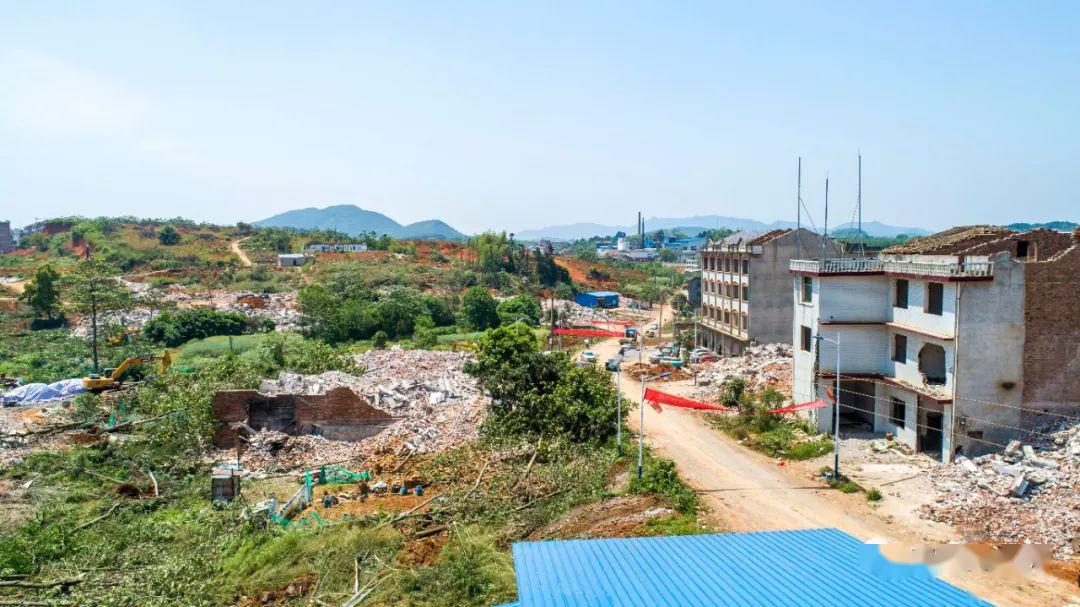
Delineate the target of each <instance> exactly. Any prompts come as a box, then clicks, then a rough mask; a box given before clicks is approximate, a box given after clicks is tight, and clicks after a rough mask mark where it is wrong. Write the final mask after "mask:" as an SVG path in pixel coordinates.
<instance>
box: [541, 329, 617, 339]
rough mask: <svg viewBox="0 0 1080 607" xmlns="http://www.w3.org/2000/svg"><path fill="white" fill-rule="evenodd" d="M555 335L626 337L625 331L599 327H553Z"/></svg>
mask: <svg viewBox="0 0 1080 607" xmlns="http://www.w3.org/2000/svg"><path fill="white" fill-rule="evenodd" d="M551 332H552V333H554V334H555V335H581V336H584V337H626V331H602V330H600V329H565V328H563V327H555V328H554V329H552V330H551Z"/></svg>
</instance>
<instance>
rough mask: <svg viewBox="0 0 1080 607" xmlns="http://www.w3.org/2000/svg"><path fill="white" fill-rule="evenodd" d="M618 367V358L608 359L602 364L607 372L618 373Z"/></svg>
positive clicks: (619, 364)
mask: <svg viewBox="0 0 1080 607" xmlns="http://www.w3.org/2000/svg"><path fill="white" fill-rule="evenodd" d="M620 367H621V363H620V362H619V359H618V358H609V359H607V362H606V363H604V368H605V369H607V370H608V371H612V372H618V370H619V369H620Z"/></svg>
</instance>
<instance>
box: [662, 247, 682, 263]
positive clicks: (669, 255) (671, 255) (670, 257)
mask: <svg viewBox="0 0 1080 607" xmlns="http://www.w3.org/2000/svg"><path fill="white" fill-rule="evenodd" d="M659 256H660V261H666V262H668V263H672V262H674V261H675V260H677V259H678V258H679V254H678V253H676V252H675V250H674V249H660V253H659Z"/></svg>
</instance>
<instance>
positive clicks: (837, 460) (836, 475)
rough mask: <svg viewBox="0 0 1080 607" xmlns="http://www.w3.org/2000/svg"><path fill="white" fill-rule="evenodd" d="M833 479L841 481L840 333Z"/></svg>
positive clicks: (837, 336) (837, 359)
mask: <svg viewBox="0 0 1080 607" xmlns="http://www.w3.org/2000/svg"><path fill="white" fill-rule="evenodd" d="M833 423H834V424H835V425H834V426H833V439H834V444H833V478H834V479H836V480H837V481H839V480H840V332H839V331H837V333H836V419H835V420H834V421H833Z"/></svg>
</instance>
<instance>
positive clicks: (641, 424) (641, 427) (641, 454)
mask: <svg viewBox="0 0 1080 607" xmlns="http://www.w3.org/2000/svg"><path fill="white" fill-rule="evenodd" d="M668 375H671V371H665V372H663V373H660V374H659V375H653V376H652V377H642V378H641V407H640V408H641V411H639V414H640V417H639V418H638V442H637V477H638V480H639V481H640V480H641V474H642V470H643V466H644V464H645V384H646V383H647V382H650V381H652V380H654V379H660V378H662V377H667V376H668Z"/></svg>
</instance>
